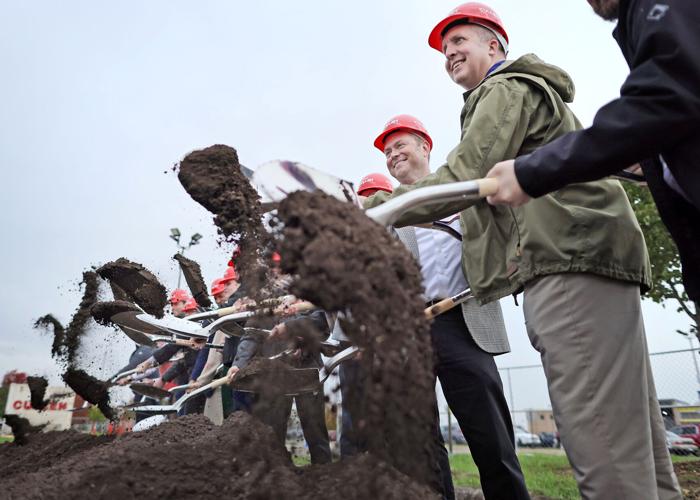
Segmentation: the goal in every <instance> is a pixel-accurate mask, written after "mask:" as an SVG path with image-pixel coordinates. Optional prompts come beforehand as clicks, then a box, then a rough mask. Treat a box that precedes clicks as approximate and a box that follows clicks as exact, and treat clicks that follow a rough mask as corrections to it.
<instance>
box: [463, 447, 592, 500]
mask: <svg viewBox="0 0 700 500" xmlns="http://www.w3.org/2000/svg"><path fill="white" fill-rule="evenodd" d="M518 458H519V460H520V466H521V467H522V469H523V474H524V475H525V484H526V485H527V489H528V490H529V491H530V493H533V494H536V495H544V496H547V497H552V498H562V499H569V498H571V499H576V498H580V496H579V493H578V489H577V488H576V481H574V477H573V474H572V473H571V466H570V465H569V461H568V460H567V459H566V457H565V456H563V455H543V454H535V453H520V454H519V455H518ZM450 465H451V468H452V477H453V480H454V482H455V485H456V486H469V487H472V488H478V487H479V473H478V471H477V468H476V465H475V464H474V461H473V460H472V457H471V455H468V454H460V455H452V456H451V457H450Z"/></svg>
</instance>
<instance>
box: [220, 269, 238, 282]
mask: <svg viewBox="0 0 700 500" xmlns="http://www.w3.org/2000/svg"><path fill="white" fill-rule="evenodd" d="M237 279H238V274H236V269H235V268H234V267H233V266H228V267H227V268H226V272H225V273H224V276H223V277H222V278H221V282H222V283H228V282H229V281H233V280H237Z"/></svg>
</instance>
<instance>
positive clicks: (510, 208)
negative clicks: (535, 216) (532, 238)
mask: <svg viewBox="0 0 700 500" xmlns="http://www.w3.org/2000/svg"><path fill="white" fill-rule="evenodd" d="M508 210H510V216H511V217H513V222H515V231H516V232H517V233H518V245H517V246H516V247H515V255H517V256H518V257H522V256H523V252H522V250H521V248H520V226H519V225H518V219H517V218H516V217H515V212H513V207H508Z"/></svg>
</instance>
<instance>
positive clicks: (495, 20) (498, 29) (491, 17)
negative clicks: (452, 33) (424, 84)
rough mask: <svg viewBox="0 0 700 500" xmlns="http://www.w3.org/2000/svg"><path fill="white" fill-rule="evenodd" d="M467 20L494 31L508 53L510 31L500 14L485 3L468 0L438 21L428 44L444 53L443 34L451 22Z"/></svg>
mask: <svg viewBox="0 0 700 500" xmlns="http://www.w3.org/2000/svg"><path fill="white" fill-rule="evenodd" d="M460 20H466V21H468V22H469V23H471V24H478V25H479V26H483V27H484V28H486V29H489V30H491V31H493V33H494V35H496V38H497V39H498V41H499V43H500V44H501V46H502V47H503V51H504V52H505V53H506V54H507V53H508V33H506V29H505V28H504V27H503V22H502V21H501V18H500V17H498V14H496V12H495V11H494V10H493V9H492V8H491V7H489V6H488V5H485V4H483V3H479V2H468V3H464V4H462V5H460V6H459V7H457V8H456V9H454V10H453V11H452V12H450V13H449V14H448V15H447V17H446V18H445V19H443V20H442V21H440V22H439V23H437V25H436V26H435V27H434V28H433V31H431V32H430V36H429V37H428V45H430V46H431V47H432V48H434V49H435V50H437V51H440V53H442V34H443V32H444V31H445V28H447V27H448V26H449V25H450V24H452V23H453V22H455V21H460Z"/></svg>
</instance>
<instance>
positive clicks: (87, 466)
mask: <svg viewBox="0 0 700 500" xmlns="http://www.w3.org/2000/svg"><path fill="white" fill-rule="evenodd" d="M55 434H56V435H59V434H64V435H65V434H66V433H55ZM46 436H48V437H45V438H44V441H47V440H50V439H54V440H56V441H57V442H58V443H61V441H60V438H58V437H57V436H51V435H46ZM86 437H87V436H86ZM93 439H94V438H93ZM47 444H48V443H47ZM67 444H68V443H67V442H63V443H61V444H60V446H61V447H62V448H63V449H68V450H69V452H68V453H66V454H65V455H64V456H63V457H62V459H61V460H55V459H54V458H53V456H48V457H46V461H45V462H42V463H40V464H39V465H38V467H36V468H34V470H32V469H33V468H32V467H31V466H30V465H29V464H28V463H27V462H26V461H23V462H22V464H19V465H18V470H15V471H14V473H12V474H11V475H9V476H3V475H0V488H1V490H2V491H3V494H4V495H6V496H8V497H9V498H13V499H25V498H48V499H54V498H56V499H58V498H76V499H77V498H85V499H102V498H104V499H112V498H204V499H209V498H211V499H214V498H217V499H218V498H233V499H250V498H253V499H266V498H319V497H324V498H334V497H337V498H349V499H360V498H362V499H364V498H396V499H398V498H401V499H403V498H431V493H430V491H429V490H428V489H427V488H425V487H421V486H418V485H416V484H415V483H414V482H412V480H411V479H410V478H408V477H406V476H403V475H402V474H400V473H398V472H397V471H395V470H394V469H392V468H391V467H389V466H388V465H386V464H382V463H381V462H380V461H378V460H377V459H376V458H373V457H359V458H358V459H356V460H353V461H349V462H344V463H342V464H341V463H338V464H332V465H324V466H311V467H306V468H304V469H297V468H296V467H294V465H293V464H292V463H291V461H290V459H289V454H288V453H287V451H286V450H285V449H284V448H283V447H282V446H281V445H279V444H278V443H277V440H276V438H275V436H274V433H273V432H272V429H270V428H269V427H267V426H265V425H264V424H262V423H260V422H259V421H257V420H255V419H254V418H252V417H250V416H249V415H247V414H245V413H241V412H238V413H235V414H233V415H231V416H230V417H229V418H228V419H226V420H225V421H224V424H223V425H222V426H221V427H217V426H214V425H213V424H212V423H211V422H210V421H209V420H208V419H207V418H206V417H203V416H201V415H191V416H185V417H180V418H178V419H176V420H173V421H170V422H166V423H164V424H162V425H160V426H158V427H155V428H153V429H149V430H147V431H144V432H140V433H134V434H129V435H126V436H124V437H122V438H118V439H115V440H113V441H111V442H105V441H104V440H103V441H100V442H97V443H92V444H91V445H87V441H85V439H84V438H80V439H78V438H76V447H74V448H70V447H67V446H66V445H67ZM51 455H54V456H55V454H54V453H52V454H51ZM0 456H2V455H0ZM171 457H172V458H171Z"/></svg>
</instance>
